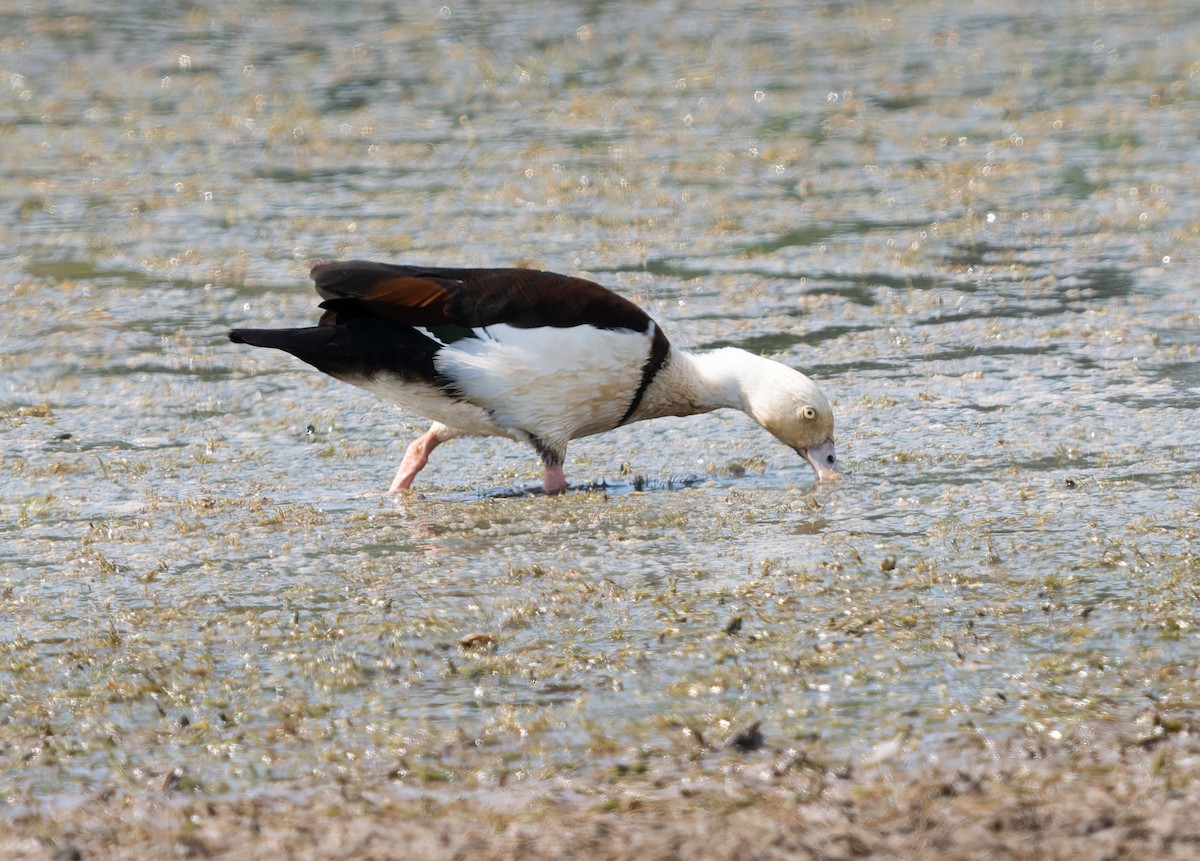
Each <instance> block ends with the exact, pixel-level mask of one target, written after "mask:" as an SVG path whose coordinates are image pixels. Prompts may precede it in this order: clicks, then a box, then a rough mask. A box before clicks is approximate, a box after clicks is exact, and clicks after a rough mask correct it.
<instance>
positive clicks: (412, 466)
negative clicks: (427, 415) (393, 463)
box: [388, 422, 458, 493]
mask: <svg viewBox="0 0 1200 861" xmlns="http://www.w3.org/2000/svg"><path fill="white" fill-rule="evenodd" d="M457 435H458V434H457V433H455V432H454V431H453V430H451V429H450V428H448V427H446V426H445V425H444V424H442V423H441V422H434V423H433V424H431V425H430V426H429V430H427V431H425V433H423V434H421V436H419V437H417V438H416V439H415V440H413V441H412V442H411V443H410V444H409V446H408V449H407V450H405V452H404V460H402V461H400V468H399V469H397V470H396V477H395V478H393V479H392V486H391V487H389V488H388V493H397V492H399V491H401V490H404V489H405V488H408V487H410V486H411V485H412V483H413V479H414V478H416V477H417V473H418V472H420V471H421V470H422V469H424V468H425V464H427V463H428V462H429V453H430V452H432V451H433V450H434V449H435V448H437V447H438V446H439V445H441V444H442V443H444V442H445V441H446V440H448V439H453V438H454V437H455V436H457Z"/></svg>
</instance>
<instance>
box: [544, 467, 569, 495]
mask: <svg viewBox="0 0 1200 861" xmlns="http://www.w3.org/2000/svg"><path fill="white" fill-rule="evenodd" d="M566 489H567V479H566V477H565V476H564V475H563V468H562V464H559V465H558V466H548V467H546V469H545V471H544V472H543V473H542V490H544V491H545V492H546V493H562V492H563V491H564V490H566Z"/></svg>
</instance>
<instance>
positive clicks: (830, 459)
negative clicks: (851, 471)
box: [825, 454, 837, 464]
mask: <svg viewBox="0 0 1200 861" xmlns="http://www.w3.org/2000/svg"><path fill="white" fill-rule="evenodd" d="M825 462H826V463H828V464H835V463H837V457H836V456H835V455H832V454H829V455H826V456H825Z"/></svg>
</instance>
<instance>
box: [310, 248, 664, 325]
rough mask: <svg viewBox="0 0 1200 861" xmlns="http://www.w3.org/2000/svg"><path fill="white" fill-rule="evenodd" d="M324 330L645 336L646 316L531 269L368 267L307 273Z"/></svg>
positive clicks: (323, 267)
mask: <svg viewBox="0 0 1200 861" xmlns="http://www.w3.org/2000/svg"><path fill="white" fill-rule="evenodd" d="M311 274H312V278H313V281H314V282H315V283H316V288H317V293H319V294H320V296H321V298H323V299H324V300H325V301H324V302H322V303H321V307H322V308H324V309H325V311H326V314H325V317H323V318H322V320H321V323H322V325H332V324H335V323H338V322H341V321H343V320H345V319H347V318H351V317H361V316H371V317H378V318H381V319H384V320H390V321H392V322H394V323H402V324H406V325H409V326H425V327H442V326H461V327H464V328H467V329H475V328H480V327H484V326H491V325H495V324H497V323H506V324H508V325H510V326H515V327H518V328H523V329H532V328H537V327H539V326H553V327H556V328H562V327H569V326H579V325H585V324H587V325H592V326H596V327H597V328H601V329H632V330H634V331H638V332H644V331H646V328H647V326H649V325H650V323H651V319H650V316H649V315H648V314H647V313H646V312H645V311H643V310H642V309H641V308H639V307H638V306H637V305H635V304H633V303H632V302H630V301H629V300H628V299H625V298H623V297H621V296H618V295H617V294H616V293H613V292H612V291H611V290H608V289H606V288H604V287H601V286H600V285H599V284H596V283H595V282H593V281H588V280H586V279H583V278H573V277H570V276H567V275H558V274H556V273H554V272H542V271H538V270H536V269H439V268H425V267H419V266H399V265H395V264H390V263H374V262H371V261H366V260H346V261H323V262H320V263H317V264H316V265H314V266H313V267H312V273H311Z"/></svg>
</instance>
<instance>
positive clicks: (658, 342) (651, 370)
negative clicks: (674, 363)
mask: <svg viewBox="0 0 1200 861" xmlns="http://www.w3.org/2000/svg"><path fill="white" fill-rule="evenodd" d="M650 325H651V326H653V327H654V339H653V341H651V343H650V355H649V356H647V357H646V363H645V364H644V365H642V381H641V382H640V383H638V387H637V391H636V392H634V393H633V400H631V401H630V402H629V408H628V409H627V410H625V415H623V416H621V420H620V421H619V422H617V426H618V427H620V426H621V425H623V424H625V422H627V421H629V419H630V418H632V417H633V414H634V413H635V412H637V408H638V407H639V406H641V403H642V398H643V397H645V395H646V389H648V388H650V383H651V382H653V381H654V378H655V376H657V375H658V372H659V371H661V370H662V366H663V364H664V363H665V362H666V361H667V353H669V352H670V351H671V342H670V341H668V340H667V336H666V335H664V334H663V330H662V329H660V328H659V327H658V324H657V323H655V322H654V321H653V320H651V321H650Z"/></svg>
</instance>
